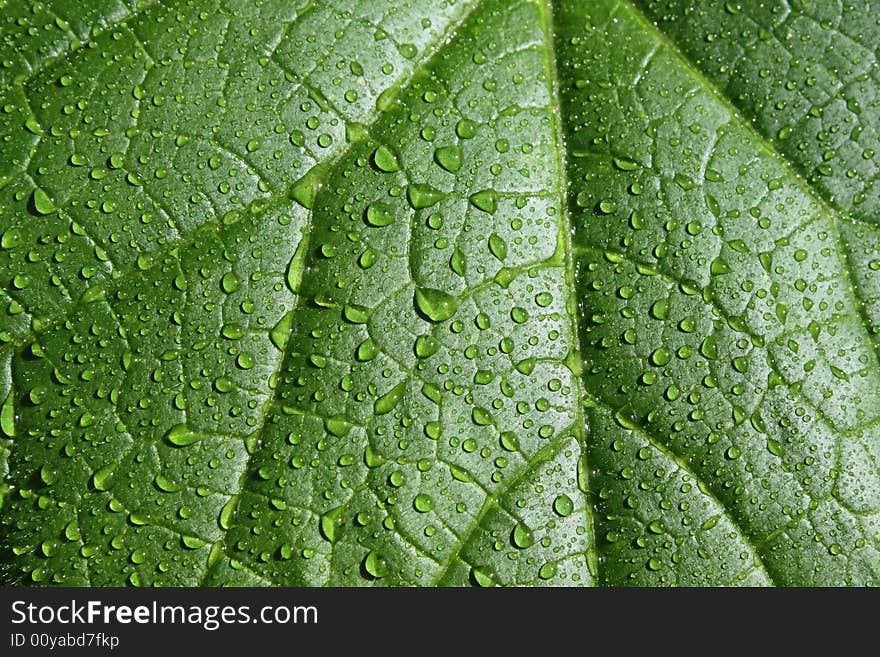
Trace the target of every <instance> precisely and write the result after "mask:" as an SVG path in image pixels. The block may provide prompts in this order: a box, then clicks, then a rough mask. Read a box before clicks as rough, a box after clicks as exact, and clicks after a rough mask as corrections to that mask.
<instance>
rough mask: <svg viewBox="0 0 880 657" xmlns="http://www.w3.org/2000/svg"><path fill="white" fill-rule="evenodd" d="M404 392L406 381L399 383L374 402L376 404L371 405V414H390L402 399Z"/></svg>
mask: <svg viewBox="0 0 880 657" xmlns="http://www.w3.org/2000/svg"><path fill="white" fill-rule="evenodd" d="M405 390H406V381H401V382H400V383H398V384H397V385H396V386H394V387H393V388H392V389H391V390H389V391H388V392H386V393H385V394H384V395H382V396H381V397H379V399H377V400H376V403H375V404H373V412H374V413H375V414H376V415H384V414H385V413H389V412H391V411H392V410H393V409H394V407H395V406H397V404H398V403H399V402H400V400H401V399H402V398H403V393H404V391H405Z"/></svg>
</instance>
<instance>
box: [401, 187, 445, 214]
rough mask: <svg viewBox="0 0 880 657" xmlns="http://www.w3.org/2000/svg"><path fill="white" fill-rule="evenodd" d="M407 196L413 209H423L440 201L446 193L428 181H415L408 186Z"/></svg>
mask: <svg viewBox="0 0 880 657" xmlns="http://www.w3.org/2000/svg"><path fill="white" fill-rule="evenodd" d="M406 196H407V199H408V200H409V204H410V205H411V206H412V207H413V209H415V210H421V209H422V208H428V207H431V206H432V205H434V204H435V203H437V202H439V201H440V200H441V199H442V198H443V197H444V196H445V194H444V193H443V192H441V191H440V190H438V189H435V188H434V187H432V186H431V185H428V184H427V183H413V184H411V185H409V186H408V187H407V189H406Z"/></svg>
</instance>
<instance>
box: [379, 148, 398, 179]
mask: <svg viewBox="0 0 880 657" xmlns="http://www.w3.org/2000/svg"><path fill="white" fill-rule="evenodd" d="M373 164H375V165H376V168H377V169H379V171H385V172H386V173H391V172H393V171H399V170H400V163H398V161H397V157H395V155H394V153H392V152H391V149H389V148H388V147H387V146H379V147H378V148H377V149H376V150H375V151H373Z"/></svg>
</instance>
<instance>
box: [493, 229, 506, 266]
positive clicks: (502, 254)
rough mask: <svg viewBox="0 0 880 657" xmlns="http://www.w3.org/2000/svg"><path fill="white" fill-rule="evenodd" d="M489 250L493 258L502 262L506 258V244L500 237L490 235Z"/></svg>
mask: <svg viewBox="0 0 880 657" xmlns="http://www.w3.org/2000/svg"><path fill="white" fill-rule="evenodd" d="M489 250H490V251H491V252H492V255H493V256H495V257H496V258H498V259H499V260H502V261H503V260H504V259H505V258H506V257H507V242H505V241H504V238H502V237H501V236H500V235H498V234H496V233H492V234H491V235H490V236H489Z"/></svg>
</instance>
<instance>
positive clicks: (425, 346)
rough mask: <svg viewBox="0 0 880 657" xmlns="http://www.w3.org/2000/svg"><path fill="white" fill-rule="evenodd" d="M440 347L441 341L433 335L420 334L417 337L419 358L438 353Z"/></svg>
mask: <svg viewBox="0 0 880 657" xmlns="http://www.w3.org/2000/svg"><path fill="white" fill-rule="evenodd" d="M439 348H440V341H439V340H437V339H436V338H435V337H433V336H431V335H420V336H419V337H417V338H416V345H415V350H416V356H418V357H419V358H428V357H430V356H433V355H434V354H435V353H437V350H438V349H439Z"/></svg>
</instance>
